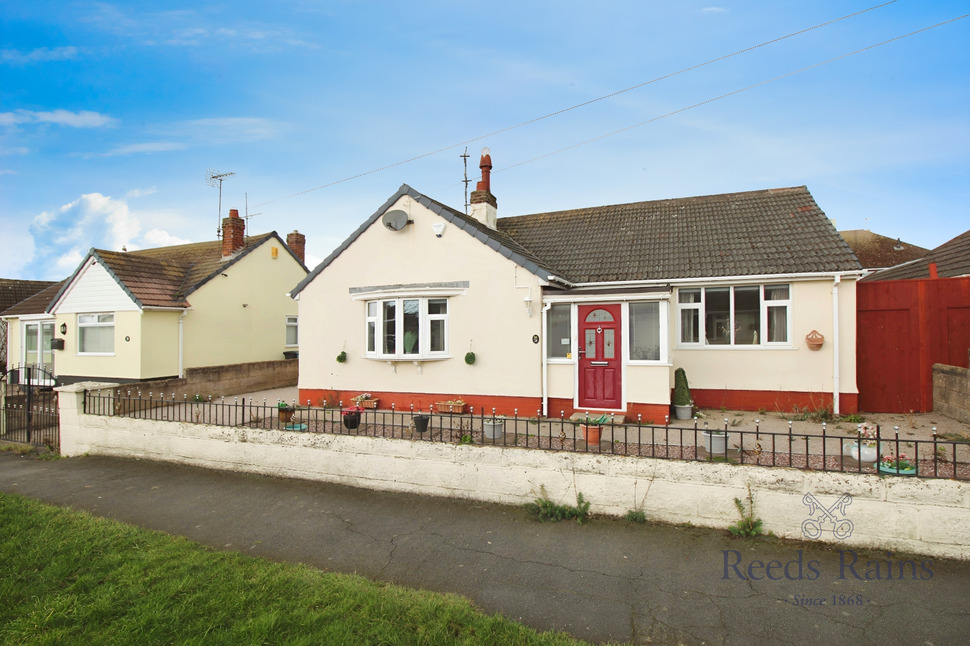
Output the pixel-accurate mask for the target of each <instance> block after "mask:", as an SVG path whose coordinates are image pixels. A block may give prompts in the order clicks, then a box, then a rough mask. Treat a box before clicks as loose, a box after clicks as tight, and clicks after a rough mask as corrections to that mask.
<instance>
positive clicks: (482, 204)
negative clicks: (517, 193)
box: [468, 148, 498, 229]
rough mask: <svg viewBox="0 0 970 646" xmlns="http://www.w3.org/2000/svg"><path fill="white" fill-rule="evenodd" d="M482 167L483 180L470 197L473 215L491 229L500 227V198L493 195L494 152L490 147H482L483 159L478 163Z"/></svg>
mask: <svg viewBox="0 0 970 646" xmlns="http://www.w3.org/2000/svg"><path fill="white" fill-rule="evenodd" d="M478 167H479V168H481V169H482V181H480V182H478V184H477V185H476V187H475V188H476V190H475V191H472V194H471V196H470V197H469V199H468V203H469V205H470V207H471V213H470V214H469V215H471V216H472V217H473V218H475V219H476V220H478V221H479V222H481V223H483V224H485V226H487V227H488V228H490V229H496V228H498V225H497V222H498V200H496V199H495V196H494V195H492V189H491V175H492V154H491V151H489V149H488V148H482V161H481V163H480V164H479V165H478Z"/></svg>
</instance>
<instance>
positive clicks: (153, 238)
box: [143, 229, 192, 248]
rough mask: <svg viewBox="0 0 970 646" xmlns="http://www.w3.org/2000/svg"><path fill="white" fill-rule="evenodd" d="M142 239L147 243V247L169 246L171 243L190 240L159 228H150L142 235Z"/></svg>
mask: <svg viewBox="0 0 970 646" xmlns="http://www.w3.org/2000/svg"><path fill="white" fill-rule="evenodd" d="M143 239H144V240H145V242H146V243H147V246H148V248H151V247H170V246H172V245H178V244H189V243H190V242H192V241H191V240H186V239H184V238H179V237H178V236H173V235H172V234H171V233H169V232H167V231H162V230H161V229H151V230H150V231H148V232H147V233H145V235H144V236H143Z"/></svg>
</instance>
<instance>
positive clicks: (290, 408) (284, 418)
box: [276, 401, 299, 424]
mask: <svg viewBox="0 0 970 646" xmlns="http://www.w3.org/2000/svg"><path fill="white" fill-rule="evenodd" d="M297 408H299V406H298V405H296V404H293V405H290V404H287V403H286V402H284V401H281V402H278V403H277V404H276V411H277V414H278V415H279V418H280V423H281V424H289V423H290V420H292V419H293V414H294V413H295V412H296V409H297Z"/></svg>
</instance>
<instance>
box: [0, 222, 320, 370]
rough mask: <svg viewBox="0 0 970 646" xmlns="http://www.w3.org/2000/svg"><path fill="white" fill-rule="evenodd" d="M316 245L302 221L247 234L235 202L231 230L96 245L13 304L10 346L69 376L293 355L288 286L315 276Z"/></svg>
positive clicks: (24, 359) (294, 329)
mask: <svg viewBox="0 0 970 646" xmlns="http://www.w3.org/2000/svg"><path fill="white" fill-rule="evenodd" d="M305 245H306V239H305V237H304V236H303V234H301V233H299V232H297V231H294V232H293V233H290V234H289V235H287V241H286V242H284V241H283V240H282V239H281V238H280V236H279V235H278V234H277V233H276V232H275V231H274V232H271V233H265V234H261V235H255V236H248V237H247V236H246V234H245V222H244V221H243V219H242V218H240V217H239V212H238V211H237V210H236V209H231V210H230V212H229V217H227V218H224V219H223V222H222V240H221V241H220V240H214V241H211V242H199V243H193V244H185V245H176V246H170V247H159V248H156V249H143V250H138V251H130V252H125V251H121V252H118V251H108V250H104V249H91V250H90V251H89V252H88V253H87V255H86V256H85V258H84V260H83V261H81V264H80V265H79V266H78V268H77V270H76V271H75V272H74V274H73V275H72V276H71V277H70V278H68V279H67V280H66V281H63V282H62V283H58V284H57V285H55V286H54V287H51V288H49V289H48V290H46V291H44V292H41V293H40V294H39V295H37V296H35V297H34V298H31V299H28V300H26V301H23V302H21V303H19V304H18V305H15V306H14V307H12V308H10V309H8V310H7V311H6V312H4V314H3V318H4V319H5V320H6V321H7V322H8V323H9V328H10V329H9V335H8V348H9V350H8V352H9V355H10V356H11V357H17V358H18V361H19V362H20V363H22V364H29V365H32V366H35V367H38V368H42V369H43V370H45V371H46V372H48V373H52V374H54V375H56V379H57V383H58V384H70V383H75V382H78V381H87V380H99V381H114V382H119V383H130V382H135V381H143V380H146V379H156V378H164V377H176V376H178V377H181V376H184V373H185V370H186V369H188V368H197V367H204V366H218V365H230V364H239V363H249V362H255V361H269V360H277V359H282V358H283V356H284V352H287V351H292V352H296V351H297V348H298V321H297V307H296V304H295V303H294V302H293V300H292V299H291V298H290V297H289V296H288V294H287V291H288V290H289V289H290V288H291V287H292V286H293V285H294V284H295V283H296V282H298V281H299V280H301V279H302V278H304V277H306V275H307V268H306V267H305V265H304V249H305ZM52 347H53V350H51V348H52Z"/></svg>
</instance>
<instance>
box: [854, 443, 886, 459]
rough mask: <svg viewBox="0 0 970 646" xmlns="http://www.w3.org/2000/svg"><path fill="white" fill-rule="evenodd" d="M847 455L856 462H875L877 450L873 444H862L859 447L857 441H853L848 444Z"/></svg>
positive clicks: (877, 455)
mask: <svg viewBox="0 0 970 646" xmlns="http://www.w3.org/2000/svg"><path fill="white" fill-rule="evenodd" d="M849 455H851V456H852V459H853V460H855V461H856V462H863V463H866V462H875V461H876V460H878V459H879V451H878V450H877V449H876V446H875V444H873V445H872V446H868V445H866V444H863V445H862V449H861V450H860V449H859V443H858V442H853V443H852V444H851V445H850V446H849Z"/></svg>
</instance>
